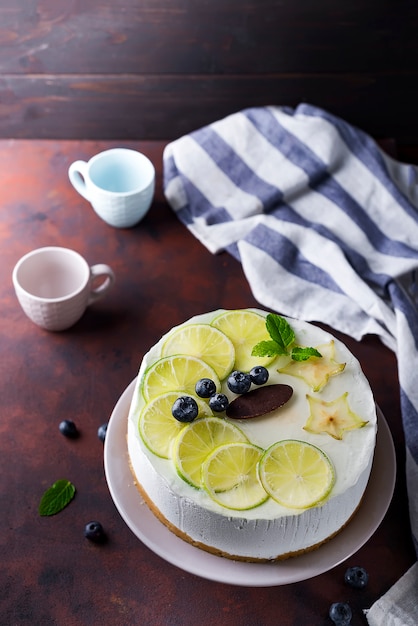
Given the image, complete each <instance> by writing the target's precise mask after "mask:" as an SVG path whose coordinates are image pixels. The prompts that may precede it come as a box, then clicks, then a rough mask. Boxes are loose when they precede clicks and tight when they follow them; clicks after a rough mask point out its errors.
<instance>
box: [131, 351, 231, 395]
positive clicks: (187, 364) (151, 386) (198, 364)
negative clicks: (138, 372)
mask: <svg viewBox="0 0 418 626" xmlns="http://www.w3.org/2000/svg"><path fill="white" fill-rule="evenodd" d="M201 378H210V379H212V380H213V381H214V383H215V385H216V390H217V392H219V391H220V389H221V383H220V381H219V378H218V376H217V374H216V372H215V370H214V369H213V368H212V367H211V366H210V365H208V364H207V363H205V361H202V360H201V359H198V358H197V357H193V356H186V355H174V356H166V357H163V358H161V359H158V360H157V361H155V362H154V363H153V364H152V365H150V366H149V368H148V369H147V370H146V371H145V373H144V376H143V378H142V381H141V392H142V395H143V397H144V398H145V400H146V401H147V402H149V401H150V400H152V399H153V398H156V397H157V396H160V395H162V394H163V393H167V392H168V391H178V390H179V389H180V390H181V391H182V392H184V393H183V395H194V391H195V385H196V383H197V381H198V380H200V379H201Z"/></svg>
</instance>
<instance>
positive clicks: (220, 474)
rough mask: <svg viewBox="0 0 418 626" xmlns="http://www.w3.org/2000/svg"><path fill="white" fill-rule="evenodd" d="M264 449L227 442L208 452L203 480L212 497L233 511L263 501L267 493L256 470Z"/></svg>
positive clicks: (253, 505)
mask: <svg viewBox="0 0 418 626" xmlns="http://www.w3.org/2000/svg"><path fill="white" fill-rule="evenodd" d="M263 453H264V450H263V449H262V448H259V447H258V446H255V445H253V444H252V443H230V444H226V445H222V446H219V447H218V448H216V449H215V450H214V451H213V452H212V453H211V454H209V456H208V457H207V458H206V460H205V462H204V463H203V466H202V482H203V486H204V488H205V490H206V491H207V492H208V494H209V495H210V497H211V498H212V500H214V501H215V502H217V503H218V504H220V505H221V506H224V507H226V508H228V509H234V510H236V511H245V510H248V509H253V508H255V507H257V506H259V505H260V504H262V503H263V502H265V501H266V500H267V498H268V497H269V496H268V493H267V492H266V490H265V489H264V487H263V485H262V483H261V482H260V479H259V477H258V471H257V470H258V463H259V461H260V459H261V457H262V455H263Z"/></svg>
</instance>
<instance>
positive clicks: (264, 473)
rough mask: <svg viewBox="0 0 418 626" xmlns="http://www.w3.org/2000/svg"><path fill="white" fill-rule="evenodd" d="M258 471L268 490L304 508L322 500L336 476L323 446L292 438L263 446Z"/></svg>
mask: <svg viewBox="0 0 418 626" xmlns="http://www.w3.org/2000/svg"><path fill="white" fill-rule="evenodd" d="M259 473H260V479H261V482H262V483H263V485H264V489H265V490H266V491H267V493H268V494H270V495H271V497H272V498H273V499H274V500H276V502H278V503H279V504H282V505H283V506H286V507H290V508H293V509H307V508H309V507H311V506H314V505H316V504H318V503H319V502H321V501H322V500H324V499H325V498H326V497H327V495H328V494H329V493H330V491H331V489H332V486H333V484H334V480H335V474H334V468H333V466H332V464H331V461H330V460H329V458H328V457H327V455H326V454H325V453H324V452H322V450H320V449H319V448H317V447H316V446H313V445H311V444H309V443H306V442H305V441H297V440H292V439H287V440H284V441H279V442H277V443H274V444H273V445H272V446H270V448H268V450H266V452H265V453H264V455H263V457H262V459H261V461H260V465H259Z"/></svg>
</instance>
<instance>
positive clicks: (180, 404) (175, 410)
mask: <svg viewBox="0 0 418 626" xmlns="http://www.w3.org/2000/svg"><path fill="white" fill-rule="evenodd" d="M171 413H172V414H173V417H175V418H176V420H178V421H179V422H193V420H194V419H196V417H197V415H198V413H199V408H198V406H197V402H196V400H195V399H194V398H192V397H190V396H181V397H180V398H177V400H176V401H175V402H174V404H173V407H172V409H171Z"/></svg>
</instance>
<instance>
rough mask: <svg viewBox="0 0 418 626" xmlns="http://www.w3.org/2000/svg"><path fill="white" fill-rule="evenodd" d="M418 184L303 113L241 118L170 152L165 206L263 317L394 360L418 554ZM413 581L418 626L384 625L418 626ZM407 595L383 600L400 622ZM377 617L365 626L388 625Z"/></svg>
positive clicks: (409, 170)
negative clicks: (325, 332)
mask: <svg viewBox="0 0 418 626" xmlns="http://www.w3.org/2000/svg"><path fill="white" fill-rule="evenodd" d="M417 183H418V168H416V167H415V166H412V165H406V164H402V163H399V162H398V161H396V160H394V159H392V158H390V157H389V156H387V155H386V154H385V153H384V152H383V151H382V150H381V149H380V148H379V147H378V145H377V144H376V143H375V142H374V141H373V139H372V138H371V137H369V136H368V135H367V134H365V133H364V132H362V131H360V130H359V129H357V128H354V127H352V126H351V125H349V124H347V123H346V122H344V121H343V120H341V119H338V118H336V117H334V116H332V115H330V114H329V113H327V112H325V111H323V110H321V109H318V108H315V107H313V106H310V105H307V104H302V105H300V106H298V107H297V108H296V109H289V108H287V107H263V108H252V109H246V110H244V111H241V112H238V113H235V114H233V115H230V116H228V117H226V118H225V119H222V120H220V121H217V122H215V123H213V124H211V125H209V126H206V127H204V128H201V129H199V130H197V131H195V132H193V133H191V134H190V135H187V136H184V137H181V138H180V139H178V140H176V141H174V142H172V143H171V144H169V145H168V146H167V147H166V150H165V152H164V189H165V195H166V198H167V200H168V202H169V203H170V205H171V206H172V208H173V209H174V211H175V212H176V214H177V215H178V217H179V219H180V220H181V221H182V222H183V223H184V224H185V225H186V226H187V227H188V228H189V229H190V231H191V232H192V233H193V234H194V235H195V236H196V237H197V238H198V239H199V240H200V241H201V242H202V243H203V244H204V245H205V246H206V247H207V248H208V249H209V250H210V251H211V252H213V253H216V252H219V251H221V250H227V251H229V252H230V253H231V254H232V255H233V256H235V257H236V258H237V259H239V260H240V261H241V263H242V267H243V270H244V272H245V275H246V277H247V279H248V281H249V284H250V286H251V289H252V292H253V294H254V296H255V298H256V299H257V300H258V301H259V302H260V303H261V304H262V305H263V306H265V307H266V308H269V309H271V310H275V311H278V312H280V313H282V314H285V315H289V316H291V317H296V318H300V319H304V320H310V321H320V322H324V323H326V324H328V325H329V326H331V327H333V328H335V329H337V330H340V331H342V332H344V333H346V334H348V335H351V336H352V337H354V338H356V339H361V337H363V336H364V335H366V334H371V333H372V334H376V335H378V336H379V337H380V338H381V340H382V342H383V343H384V344H385V345H386V346H388V347H389V348H390V349H392V350H393V351H395V353H396V355H397V359H398V369H399V380H400V393H401V409H402V417H403V425H404V431H405V439H406V446H407V450H406V457H407V463H406V465H407V468H406V471H407V480H408V492H409V500H410V519H411V526H412V532H413V538H414V543H415V546H416V548H417V550H418V384H417V383H418V381H417V376H418V374H417V372H418V282H417V281H416V278H417V274H416V271H417V269H418V219H417V218H418V212H417V209H418V186H417ZM406 578H407V579H408V580H407V582H408V584H411V580H410V579H412V584H413V586H414V595H413V598H415V602H414V605H415V606H416V611H417V614H416V615H415V616H413V617H412V618H411V619H412V620H413V621H411V622H408V621H388V620H390V617H388V614H386V615H387V617H386V620H387V621H385V622H384V623H385V624H388V625H389V624H409V623H411V624H412V623H413V624H417V623H418V617H417V616H418V591H417V589H418V570H417V565H414V566H413V568H412V570H410V572H409V573H408V576H407V577H406ZM400 584H401V582H400V583H398V585H400ZM405 584H407V583H406V582H405V579H403V582H402V585H403V588H402V590H401V589H398V590H397V589H396V585H395V587H394V588H393V589H392V590H390V592H389V594H391V593H392V596H390V597H389V595H388V594H387V596H388V597H389V600H390V604H391V606H392V608H393V615H394V618H393V619H394V620H395V618H396V619H399V618H398V617H397V615H398V614H397V613H396V611H397V610H398V609H399V606H398V604H399V602H398V600H397V599H396V596H394V595H393V594H396V593H398V595H399V593H400V592H401V591H404V590H405ZM411 593H412V592H411ZM410 597H411V596H410ZM382 601H383V599H382ZM387 602H388V598H386V603H387ZM409 604H411V603H409ZM380 608H381V607H380ZM377 609H379V606H378V607H377ZM374 610H375V607H373V608H372V609H371V611H369V614H368V619H369V622H370V624H372V623H376V624H377V623H382V622H373V611H374ZM385 610H387V604H386V605H385ZM399 610H403V609H399ZM408 611H409V613H410V612H411V608H410V607H409V609H408ZM403 617H405V616H403Z"/></svg>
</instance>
